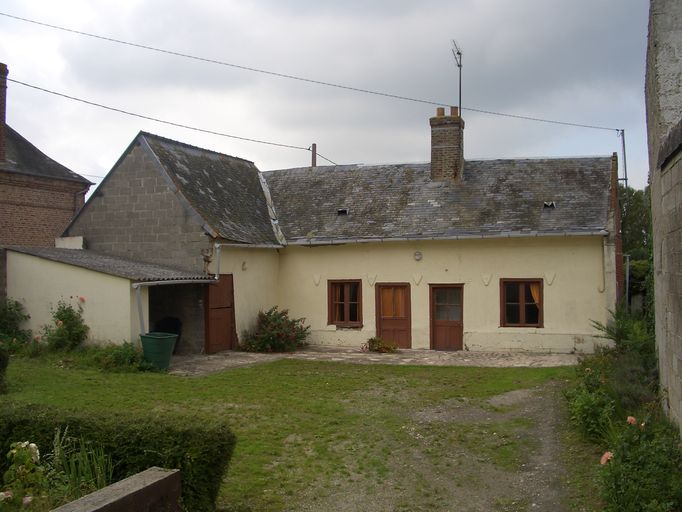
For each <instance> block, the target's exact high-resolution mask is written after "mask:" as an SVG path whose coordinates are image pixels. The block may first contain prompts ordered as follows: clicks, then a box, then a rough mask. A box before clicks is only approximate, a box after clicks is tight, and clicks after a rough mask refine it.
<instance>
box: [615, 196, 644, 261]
mask: <svg viewBox="0 0 682 512" xmlns="http://www.w3.org/2000/svg"><path fill="white" fill-rule="evenodd" d="M618 194H619V198H620V216H621V224H622V235H623V254H629V255H630V259H631V260H646V259H648V257H649V256H648V254H649V246H650V245H651V200H650V197H649V187H648V186H647V187H646V188H645V189H644V190H637V189H634V188H632V187H627V188H626V187H624V186H623V185H618Z"/></svg>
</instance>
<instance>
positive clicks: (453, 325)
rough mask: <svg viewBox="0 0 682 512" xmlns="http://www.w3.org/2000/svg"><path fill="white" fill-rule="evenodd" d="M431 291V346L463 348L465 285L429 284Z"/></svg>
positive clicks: (437, 348)
mask: <svg viewBox="0 0 682 512" xmlns="http://www.w3.org/2000/svg"><path fill="white" fill-rule="evenodd" d="M429 288H430V293H431V300H430V302H431V305H430V308H429V309H430V310H431V348H432V349H434V350H462V336H463V332H464V322H463V321H462V318H463V312H464V310H463V305H464V302H463V299H464V293H463V292H464V287H463V286H462V285H452V284H432V285H429Z"/></svg>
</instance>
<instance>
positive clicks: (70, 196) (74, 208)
mask: <svg viewBox="0 0 682 512" xmlns="http://www.w3.org/2000/svg"><path fill="white" fill-rule="evenodd" d="M86 190H87V187H86V186H85V185H83V184H82V183H78V182H72V181H66V180H56V179H50V178H42V177H37V176H28V175H24V174H18V173H13V172H4V171H0V245H24V246H40V247H54V239H55V238H56V237H58V236H61V234H62V232H63V231H64V229H65V228H66V226H67V225H68V224H69V222H70V221H71V219H72V218H73V217H74V215H75V214H76V213H77V212H78V210H79V209H80V208H81V207H82V206H83V201H84V196H85V191H86Z"/></svg>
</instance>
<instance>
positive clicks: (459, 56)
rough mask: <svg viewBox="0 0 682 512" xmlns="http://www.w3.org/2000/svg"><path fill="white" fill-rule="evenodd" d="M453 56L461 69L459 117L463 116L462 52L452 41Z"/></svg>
mask: <svg viewBox="0 0 682 512" xmlns="http://www.w3.org/2000/svg"><path fill="white" fill-rule="evenodd" d="M452 56H453V57H454V58H455V62H456V63H457V67H458V68H459V105H458V108H459V115H460V116H461V115H462V50H460V49H459V46H457V43H456V42H455V40H454V39H453V40H452Z"/></svg>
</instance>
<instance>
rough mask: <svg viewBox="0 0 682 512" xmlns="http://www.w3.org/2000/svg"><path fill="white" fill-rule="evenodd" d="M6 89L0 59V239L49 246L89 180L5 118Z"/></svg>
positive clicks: (74, 209)
mask: <svg viewBox="0 0 682 512" xmlns="http://www.w3.org/2000/svg"><path fill="white" fill-rule="evenodd" d="M6 91H7V66H6V65H5V64H0V245H24V246H43V247H53V246H54V239H55V237H58V236H60V235H61V233H62V231H63V230H64V228H66V226H67V225H68V224H69V221H70V220H71V219H72V218H73V217H74V215H75V214H76V213H77V212H78V210H80V208H81V207H82V206H83V203H84V198H85V194H86V193H87V192H88V189H89V188H90V185H92V183H90V181H88V180H86V179H85V178H83V177H82V176H80V175H78V174H76V173H75V172H72V171H70V170H69V169H67V168H66V167H64V166H63V165H61V164H59V163H58V162H55V161H54V160H52V159H51V158H50V157H48V156H46V155H45V154H43V153H42V152H41V151H40V150H39V149H38V148H36V147H35V146H34V145H33V144H31V143H30V142H29V141H28V140H26V139H25V138H24V137H22V136H21V135H20V134H19V133H17V132H16V131H15V130H13V129H12V128H11V127H10V126H8V125H7V124H6V122H5V117H6V110H7V109H6V106H7V100H6V98H7V94H6Z"/></svg>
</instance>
